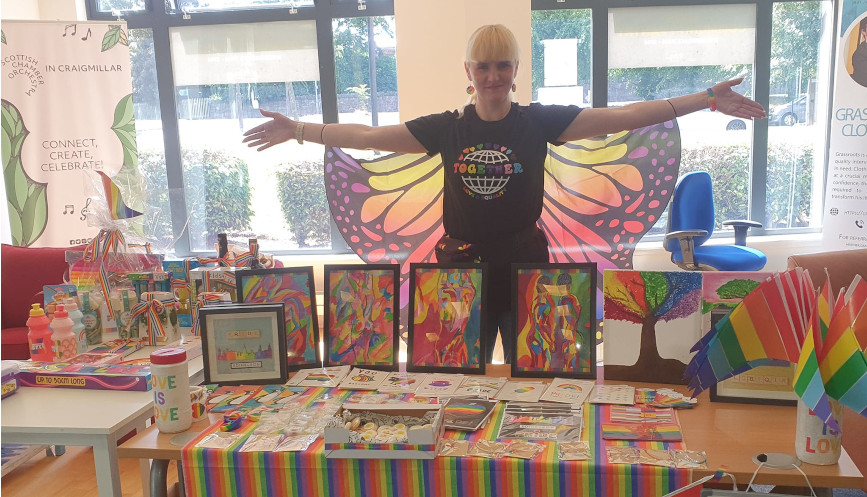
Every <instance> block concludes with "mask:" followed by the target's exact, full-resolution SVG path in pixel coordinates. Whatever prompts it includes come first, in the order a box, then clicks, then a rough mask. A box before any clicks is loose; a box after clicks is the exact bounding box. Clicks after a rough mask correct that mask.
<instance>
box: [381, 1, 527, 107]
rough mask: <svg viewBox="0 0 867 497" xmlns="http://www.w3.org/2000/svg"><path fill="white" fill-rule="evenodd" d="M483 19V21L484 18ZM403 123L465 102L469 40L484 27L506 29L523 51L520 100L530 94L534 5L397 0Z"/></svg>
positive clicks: (396, 26) (525, 98) (397, 36)
mask: <svg viewBox="0 0 867 497" xmlns="http://www.w3.org/2000/svg"><path fill="white" fill-rule="evenodd" d="M482 14H483V15H482ZM394 16H395V30H396V33H395V36H396V42H397V47H398V49H397V89H398V93H399V94H400V118H401V121H408V120H410V119H413V118H416V117H418V116H423V115H427V114H432V113H438V112H443V111H445V110H453V109H456V108H458V107H459V106H462V105H463V104H464V102H466V100H467V94H466V87H467V85H468V84H469V81H468V78H467V74H466V71H465V70H464V66H463V62H464V58H465V57H466V48H467V40H468V39H469V37H470V35H471V34H472V33H473V31H475V30H476V28H478V27H479V26H482V25H484V24H504V25H505V26H507V27H508V28H509V29H511V30H512V32H513V33H515V37H516V38H517V39H518V45H519V46H520V47H521V50H522V52H521V54H520V57H521V59H523V60H524V61H525V64H527V65H526V67H523V68H522V66H521V65H520V64H519V65H518V78H517V80H516V82H515V84H516V85H517V86H518V91H517V93H516V94H515V97H516V100H517V101H519V102H521V103H524V104H527V103H529V102H530V98H531V96H532V92H531V89H530V86H531V85H530V66H529V64H530V63H531V58H530V53H529V49H530V48H529V47H530V0H437V1H435V2H433V1H419V0H394Z"/></svg>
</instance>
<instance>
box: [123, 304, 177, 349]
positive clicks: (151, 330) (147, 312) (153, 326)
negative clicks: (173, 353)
mask: <svg viewBox="0 0 867 497" xmlns="http://www.w3.org/2000/svg"><path fill="white" fill-rule="evenodd" d="M151 297H152V296H151V293H150V292H144V293H142V298H144V299H145V301H144V302H140V303H138V304H136V305H135V306H133V308H132V310H131V311H130V320H129V325H128V328H127V329H129V327H132V325H133V324H134V323H136V322H137V318H138V317H139V316H142V315H144V316H145V319H146V320H147V329H148V344H149V345H156V344H157V338H165V336H166V329H165V327H164V326H163V321H162V319H160V314H162V313H163V311H164V310H166V309H171V308H176V307H177V306H178V302H177V300H175V298H174V297H172V298H170V299H164V300H159V299H155V298H151ZM130 334H132V332H131V331H130Z"/></svg>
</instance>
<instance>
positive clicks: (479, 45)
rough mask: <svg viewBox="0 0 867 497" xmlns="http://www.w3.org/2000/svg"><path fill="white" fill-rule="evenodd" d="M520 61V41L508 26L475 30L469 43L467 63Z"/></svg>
mask: <svg viewBox="0 0 867 497" xmlns="http://www.w3.org/2000/svg"><path fill="white" fill-rule="evenodd" d="M486 60H488V61H490V60H512V61H516V62H517V61H518V40H516V39H515V35H514V34H512V31H510V30H509V28H507V27H506V26H503V25H502V24H488V25H486V26H482V27H480V28H479V29H477V30H475V32H473V34H472V35H470V39H469V41H467V55H466V59H465V61H466V62H481V61H486Z"/></svg>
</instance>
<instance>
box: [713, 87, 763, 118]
mask: <svg viewBox="0 0 867 497" xmlns="http://www.w3.org/2000/svg"><path fill="white" fill-rule="evenodd" d="M743 80H744V78H737V79H731V80H728V81H723V82H721V83H717V84H715V85H713V87H712V88H711V89H712V90H713V94H714V97H715V98H716V110H718V111H720V112H722V113H723V114H728V115H730V116H735V117H743V118H746V119H764V118H766V117H768V115H767V114H766V113H765V109H764V107H762V106H761V105H759V103H758V102H756V101H754V100H750V99H749V98H747V97H745V96H743V95H741V94H740V93H738V92H736V91H734V90H732V87H733V86H737V85H739V84H741V82H743Z"/></svg>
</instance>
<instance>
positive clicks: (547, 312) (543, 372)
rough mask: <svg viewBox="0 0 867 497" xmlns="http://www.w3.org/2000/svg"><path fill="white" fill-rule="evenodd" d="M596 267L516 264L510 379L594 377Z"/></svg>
mask: <svg viewBox="0 0 867 497" xmlns="http://www.w3.org/2000/svg"><path fill="white" fill-rule="evenodd" d="M595 304H596V264H514V265H513V266H512V312H513V313H514V317H515V329H516V330H517V333H518V336H517V340H515V350H514V351H513V354H512V357H515V361H514V363H513V364H512V376H540V377H555V376H556V377H570V378H595V377H596V338H595V335H596V306H595Z"/></svg>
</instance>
